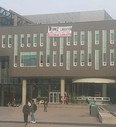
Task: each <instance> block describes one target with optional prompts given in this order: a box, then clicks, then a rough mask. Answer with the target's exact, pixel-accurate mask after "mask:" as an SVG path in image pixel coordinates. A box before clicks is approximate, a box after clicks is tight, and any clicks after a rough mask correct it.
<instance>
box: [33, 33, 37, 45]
mask: <svg viewBox="0 0 116 127" xmlns="http://www.w3.org/2000/svg"><path fill="white" fill-rule="evenodd" d="M33 47H37V34H33Z"/></svg>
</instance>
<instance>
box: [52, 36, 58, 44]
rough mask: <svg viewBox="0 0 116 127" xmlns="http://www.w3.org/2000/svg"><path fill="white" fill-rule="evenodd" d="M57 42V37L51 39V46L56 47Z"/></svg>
mask: <svg viewBox="0 0 116 127" xmlns="http://www.w3.org/2000/svg"><path fill="white" fill-rule="evenodd" d="M58 42H59V37H54V38H53V46H57V43H58Z"/></svg>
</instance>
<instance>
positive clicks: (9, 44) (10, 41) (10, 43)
mask: <svg viewBox="0 0 116 127" xmlns="http://www.w3.org/2000/svg"><path fill="white" fill-rule="evenodd" d="M8 47H9V48H11V47H12V35H8Z"/></svg>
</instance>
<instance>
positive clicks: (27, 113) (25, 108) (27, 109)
mask: <svg viewBox="0 0 116 127" xmlns="http://www.w3.org/2000/svg"><path fill="white" fill-rule="evenodd" d="M23 114H24V123H25V125H27V123H28V115H29V114H30V107H29V105H28V102H26V104H25V105H24V106H23Z"/></svg>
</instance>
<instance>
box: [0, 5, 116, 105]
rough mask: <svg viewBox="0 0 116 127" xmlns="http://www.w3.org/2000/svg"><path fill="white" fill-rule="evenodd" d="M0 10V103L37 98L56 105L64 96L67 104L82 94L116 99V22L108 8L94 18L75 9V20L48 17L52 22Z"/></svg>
mask: <svg viewBox="0 0 116 127" xmlns="http://www.w3.org/2000/svg"><path fill="white" fill-rule="evenodd" d="M1 10H2V11H1V15H2V16H3V17H4V19H3V18H1V21H2V22H1V25H0V94H1V96H0V97H1V98H0V100H1V102H0V104H1V105H6V104H7V103H8V102H12V101H13V99H15V100H16V101H17V103H22V104H24V103H25V101H26V100H27V99H28V100H30V99H32V98H41V97H47V98H48V100H49V102H50V103H60V102H61V98H62V97H65V96H67V97H68V101H69V102H71V103H73V102H74V97H81V96H91V97H97V96H99V97H110V101H111V103H115V102H116V99H115V96H116V85H115V84H116V82H115V80H116V21H115V20H113V19H112V18H111V17H110V16H109V15H108V14H107V13H106V12H104V11H102V13H103V12H104V13H103V14H101V13H100V14H101V15H102V16H101V15H100V17H99V15H98V20H97V19H96V21H94V20H93V19H92V15H90V14H91V13H90V12H88V13H86V16H87V17H88V16H90V17H91V18H90V19H89V18H87V17H86V16H85V15H84V16H83V18H82V16H80V15H83V13H81V14H80V13H79V14H78V15H79V16H80V17H79V20H78V21H75V20H72V22H71V21H70V22H69V21H68V19H66V18H65V20H66V21H65V20H63V21H62V22H59V19H58V20H57V21H54V20H53V21H54V22H51V21H52V19H54V18H53V16H51V17H52V18H51V20H49V21H50V22H47V23H46V22H44V23H42V21H41V22H39V23H37V22H34V21H33V20H30V19H29V17H30V16H25V17H24V16H20V15H19V14H17V13H15V12H13V11H7V10H5V9H3V8H1ZM4 12H7V13H8V14H9V15H10V16H9V17H7V15H5V14H6V13H4ZM98 12H99V11H98ZM98 12H97V11H96V14H97V13H98ZM84 14H85V12H84ZM92 14H93V13H92ZM94 14H95V12H94ZM56 15H57V14H56ZM59 15H60V16H63V15H62V14H59ZM47 16H48V17H50V15H47ZM67 16H69V15H68V14H67ZM70 16H73V15H72V14H70ZM36 17H37V16H36ZM43 17H45V16H44V15H43ZM95 17H96V18H97V16H96V15H95ZM71 18H72V17H70V19H71ZM39 19H41V18H38V20H39ZM80 19H81V20H80ZM82 19H83V20H82ZM5 21H7V22H5ZM8 21H10V22H8ZM43 21H47V19H46V20H45V19H44V20H43ZM60 21H61V20H60Z"/></svg>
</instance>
